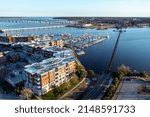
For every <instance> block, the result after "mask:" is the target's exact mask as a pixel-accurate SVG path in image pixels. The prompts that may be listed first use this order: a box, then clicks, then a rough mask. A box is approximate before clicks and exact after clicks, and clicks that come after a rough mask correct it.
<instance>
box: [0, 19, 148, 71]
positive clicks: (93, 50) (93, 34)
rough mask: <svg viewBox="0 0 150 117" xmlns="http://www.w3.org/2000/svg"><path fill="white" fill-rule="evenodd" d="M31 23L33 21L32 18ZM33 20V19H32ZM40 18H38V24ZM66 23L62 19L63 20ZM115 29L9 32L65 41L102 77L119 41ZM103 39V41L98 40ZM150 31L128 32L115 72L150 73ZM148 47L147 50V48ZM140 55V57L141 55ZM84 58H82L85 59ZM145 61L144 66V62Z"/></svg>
mask: <svg viewBox="0 0 150 117" xmlns="http://www.w3.org/2000/svg"><path fill="white" fill-rule="evenodd" d="M29 19H30V18H29ZM31 19H32V18H31ZM37 19H38V18H36V20H37ZM50 20H51V21H52V22H55V21H56V22H58V20H56V19H52V18H50ZM61 20H62V19H61ZM43 26H46V25H45V24H44V23H43V24H42V23H41V24H38V23H37V24H36V23H34V24H33V23H32V24H29V23H28V24H27V23H21V22H20V23H11V22H10V23H8V22H6V23H3V22H0V28H1V29H2V28H8V27H9V28H29V27H43ZM113 30H115V29H114V28H110V29H106V30H96V29H86V28H73V27H64V28H57V29H45V30H43V29H41V30H25V31H15V30H13V31H9V34H14V35H15V34H17V35H26V36H27V35H37V36H40V35H50V37H52V38H54V39H55V38H56V39H62V40H63V41H64V43H65V44H66V45H70V48H74V49H75V51H76V53H77V55H78V57H79V60H80V61H81V63H82V64H83V65H84V66H85V68H86V69H93V70H94V71H95V72H97V73H100V72H102V71H105V70H106V68H107V67H108V63H109V60H110V57H111V54H112V50H113V47H114V45H115V41H116V39H117V35H118V33H117V32H115V31H113ZM101 36H109V39H108V38H107V39H105V38H104V39H100V37H101ZM98 37H99V38H98ZM149 38H150V35H149V28H127V29H126V32H125V33H123V34H122V35H121V37H120V42H119V45H118V49H117V51H116V55H115V57H114V64H113V66H112V69H116V68H117V66H119V65H121V64H125V65H128V66H130V67H131V69H136V70H139V71H140V70H143V69H144V70H146V71H148V72H150V67H149V62H148V61H149V59H150V54H149V53H148V51H147V50H149V46H148V43H150V42H149ZM143 45H144V46H143ZM139 51H140V53H139ZM81 55H82V56H81ZM141 61H143V62H144V63H143V62H141Z"/></svg>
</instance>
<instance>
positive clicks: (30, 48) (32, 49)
mask: <svg viewBox="0 0 150 117" xmlns="http://www.w3.org/2000/svg"><path fill="white" fill-rule="evenodd" d="M50 46H58V47H63V41H62V40H40V41H35V42H32V43H26V44H24V45H23V51H24V52H25V53H27V54H34V53H37V54H41V53H42V51H41V50H42V48H48V47H50Z"/></svg>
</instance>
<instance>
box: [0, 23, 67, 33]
mask: <svg viewBox="0 0 150 117" xmlns="http://www.w3.org/2000/svg"><path fill="white" fill-rule="evenodd" d="M64 27H65V25H56V26H44V27H29V28H3V29H0V31H1V32H9V31H25V30H44V29H45V30H46V29H56V28H64Z"/></svg>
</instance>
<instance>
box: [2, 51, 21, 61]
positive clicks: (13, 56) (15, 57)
mask: <svg viewBox="0 0 150 117" xmlns="http://www.w3.org/2000/svg"><path fill="white" fill-rule="evenodd" d="M4 55H5V56H6V57H7V60H8V61H10V62H16V61H19V60H20V55H19V53H16V52H13V51H6V52H4Z"/></svg>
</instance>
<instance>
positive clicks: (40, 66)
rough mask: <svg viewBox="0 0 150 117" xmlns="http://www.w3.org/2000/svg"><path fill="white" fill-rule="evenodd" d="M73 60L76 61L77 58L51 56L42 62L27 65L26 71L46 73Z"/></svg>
mask: <svg viewBox="0 0 150 117" xmlns="http://www.w3.org/2000/svg"><path fill="white" fill-rule="evenodd" d="M73 61H75V58H65V59H64V58H49V59H46V60H43V61H42V62H40V63H34V64H32V65H27V66H25V71H27V72H29V73H31V74H44V73H46V72H49V71H50V70H52V69H54V70H55V69H56V68H58V67H61V66H64V65H66V64H67V63H69V62H73Z"/></svg>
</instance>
